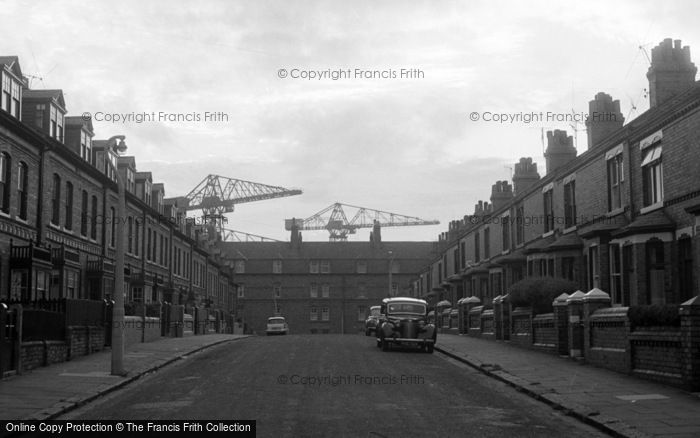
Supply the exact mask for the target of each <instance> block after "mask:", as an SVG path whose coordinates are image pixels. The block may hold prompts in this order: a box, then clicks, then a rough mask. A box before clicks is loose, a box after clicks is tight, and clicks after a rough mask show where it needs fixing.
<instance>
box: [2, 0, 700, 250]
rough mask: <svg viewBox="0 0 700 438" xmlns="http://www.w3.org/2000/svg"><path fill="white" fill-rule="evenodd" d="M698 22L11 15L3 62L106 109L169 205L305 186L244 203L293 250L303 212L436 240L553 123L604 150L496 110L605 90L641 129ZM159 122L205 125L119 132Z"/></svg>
mask: <svg viewBox="0 0 700 438" xmlns="http://www.w3.org/2000/svg"><path fill="white" fill-rule="evenodd" d="M698 16H700V4H698V3H697V2H694V1H666V2H660V1H655V2H649V1H646V2H645V1H637V0H635V1H617V2H605V1H579V2H561V1H557V2H537V1H528V2H522V1H513V2H505V1H500V2H499V1H487V2H477V1H469V2H445V1H443V2H428V1H405V0H400V1H376V0H371V1H370V0H365V1H352V2H347V1H333V2H332V1H321V0H317V1H288V0H276V1H246V2H243V1H230V0H221V1H206V0H203V1H199V2H192V1H173V0H169V1H143V0H138V1H119V2H85V1H75V2H68V1H27V2H3V5H2V7H0V23H2V39H0V55H18V56H19V57H20V64H21V67H22V71H23V72H24V73H25V74H28V75H33V76H36V78H33V79H32V88H47V89H48V88H61V89H63V92H64V95H65V100H66V106H67V110H68V113H69V115H81V114H82V113H84V112H90V113H92V114H93V119H94V126H95V131H96V137H95V138H98V139H99V138H108V137H110V136H112V135H115V134H123V135H126V142H127V144H128V145H129V151H128V154H129V155H134V156H136V164H137V169H138V170H139V171H152V172H153V175H154V179H155V181H156V182H163V183H164V184H165V190H166V196H168V197H172V196H183V195H185V194H187V193H188V192H189V191H190V190H191V189H193V188H194V187H195V186H196V185H197V184H198V183H199V182H200V181H201V180H202V179H204V177H205V176H206V175H207V174H210V173H213V174H219V175H224V176H228V177H231V178H236V179H243V180H249V181H254V182H260V183H264V184H270V185H275V186H285V187H290V188H300V189H302V190H303V192H304V193H303V195H300V196H295V197H289V198H283V199H276V200H269V201H262V202H257V203H248V204H240V205H239V206H237V208H236V212H234V213H232V214H230V215H229V224H228V226H229V227H230V228H233V229H236V230H241V231H246V232H249V233H253V234H258V235H263V236H267V237H272V238H277V239H280V240H288V238H289V237H288V233H287V232H286V231H285V230H284V219H285V218H291V217H297V218H306V217H309V216H311V215H313V214H314V213H316V212H318V211H320V210H322V209H323V208H325V207H327V206H329V205H330V204H332V203H334V202H341V203H347V204H351V205H358V206H363V207H368V208H373V209H378V210H383V211H389V212H393V213H398V214H404V215H409V216H418V217H421V218H424V219H437V220H440V221H441V222H442V224H441V225H437V226H435V225H433V226H418V227H396V228H385V229H383V230H382V237H383V239H384V240H435V239H436V238H437V236H438V234H439V233H440V232H442V231H445V230H446V229H447V226H448V222H449V221H450V220H453V219H458V218H461V217H462V216H463V215H465V214H471V213H472V212H473V209H474V204H475V203H476V202H478V201H479V200H480V199H483V200H488V198H489V197H490V193H491V185H492V184H493V183H494V182H495V181H496V180H502V179H510V174H511V168H512V166H513V163H514V162H516V161H517V160H518V158H519V157H522V156H531V157H533V158H534V159H535V161H536V162H537V163H538V169H539V171H540V174H541V175H544V173H545V165H544V159H543V158H542V142H541V130H542V129H543V128H544V129H545V130H551V129H567V130H568V131H569V132H570V133H571V134H572V135H575V134H576V131H574V128H577V129H578V136H577V146H578V151H579V153H582V152H583V151H585V150H586V147H587V144H586V133H585V131H584V130H583V129H584V128H585V127H584V126H583V124H579V125H578V127H576V126H574V127H573V128H572V127H571V126H570V124H569V123H567V122H556V121H542V122H536V123H524V122H515V123H497V122H493V121H491V122H489V121H484V120H483V119H484V117H487V118H488V116H487V115H485V114H484V113H485V112H493V113H510V114H518V113H530V112H535V113H539V112H544V113H547V112H551V113H554V114H556V113H571V112H572V111H573V112H574V113H582V112H583V113H585V112H587V110H588V101H589V100H591V99H592V98H593V96H594V95H595V94H596V93H597V92H599V91H604V92H607V93H609V94H611V95H612V96H613V98H615V99H619V100H620V103H621V107H622V113H623V115H624V116H625V117H626V118H627V121H629V120H631V119H633V118H634V117H636V116H638V115H639V114H641V113H642V112H644V111H646V110H647V109H648V106H649V105H648V99H647V98H645V96H644V89H645V88H647V87H648V85H647V79H646V76H645V74H646V71H647V69H648V66H649V64H648V61H647V57H646V54H645V52H646V53H649V54H650V50H651V48H652V47H653V46H655V45H657V44H658V43H659V42H660V41H661V40H663V39H664V38H668V37H670V38H673V39H681V40H682V44H683V45H689V46H690V47H691V56H692V57H693V59H694V60H695V63H696V64H699V62H698V61H697V59H700V58H698V56H700V55H699V54H700V28H699V27H698V26H697V17H698ZM640 46H642V50H640V48H639V47H640ZM281 69H284V70H285V72H286V75H287V76H286V77H283V78H282V77H280V76H283V75H284V74H285V72H281ZM348 69H349V70H350V74H349V75H347V74H346V73H347V72H348ZM356 69H358V71H359V72H360V73H361V76H363V77H356V73H358V71H356ZM401 69H418V70H419V71H420V72H418V73H417V74H414V76H415V77H413V78H401V77H400V75H401ZM339 70H342V71H343V72H344V76H343V77H341V78H339V79H337V80H333V79H331V78H328V77H324V78H321V79H317V78H314V79H310V80H309V79H305V78H300V77H299V78H293V77H291V76H301V75H304V74H306V73H307V72H310V71H317V72H324V71H325V72H326V73H324V74H326V75H329V74H332V73H334V72H337V71H339ZM364 71H372V72H374V71H379V74H380V75H383V76H389V77H385V78H382V77H374V78H372V77H370V78H367V77H366V74H365V73H362V72H364ZM392 72H393V74H392ZM335 74H338V73H335ZM370 75H374V76H376V75H377V73H370ZM394 75H395V76H396V77H392V76H394ZM348 76H349V77H348ZM154 112H155V113H156V118H158V113H159V112H162V113H168V114H175V115H177V114H181V115H189V117H190V118H192V117H197V116H198V118H199V119H200V120H199V121H196V120H195V121H192V122H167V121H166V122H160V121H144V122H142V123H137V122H136V121H133V120H132V121H127V122H125V123H122V122H108V121H105V120H104V119H106V118H107V114H113V113H116V114H130V113H132V114H133V115H134V116H135V115H136V114H139V113H148V114H151V113H154ZM206 112H211V113H217V112H220V113H223V114H225V115H226V117H221V119H223V120H222V121H205V120H203V118H204V116H205V113H206ZM473 112H476V113H478V115H479V120H478V121H476V122H474V121H472V120H471V119H470V114H471V113H473ZM98 116H99V117H98ZM226 118H227V119H228V120H227V121H226V120H225V119H226ZM98 119H99V120H98ZM100 120H101V121H100ZM303 234H304V240H307V241H308V240H326V239H327V238H328V236H327V233H325V232H308V231H307V232H304V233H303ZM367 236H368V232H360V233H358V234H357V235H356V236H354V237H352V238H351V239H352V240H356V239H361V240H364V239H367Z"/></svg>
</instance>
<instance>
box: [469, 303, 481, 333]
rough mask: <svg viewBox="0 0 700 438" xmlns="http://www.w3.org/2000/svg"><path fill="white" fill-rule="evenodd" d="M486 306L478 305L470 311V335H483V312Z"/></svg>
mask: <svg viewBox="0 0 700 438" xmlns="http://www.w3.org/2000/svg"><path fill="white" fill-rule="evenodd" d="M483 309H484V306H476V307H474V308H473V309H472V310H470V311H469V330H468V334H469V335H470V336H481V312H482V310H483Z"/></svg>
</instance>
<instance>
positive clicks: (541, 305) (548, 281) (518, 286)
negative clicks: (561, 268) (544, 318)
mask: <svg viewBox="0 0 700 438" xmlns="http://www.w3.org/2000/svg"><path fill="white" fill-rule="evenodd" d="M577 289H578V284H576V283H574V282H573V281H569V280H564V279H562V278H554V277H529V278H525V279H523V280H520V281H518V282H517V283H514V284H513V285H512V286H511V287H510V288H508V301H509V302H510V303H511V305H512V306H513V307H531V308H532V311H533V312H534V313H535V314H540V313H549V312H551V311H552V301H554V299H555V298H556V297H558V296H559V295H561V294H564V293H566V294H571V293H573V292H575V291H576V290H577Z"/></svg>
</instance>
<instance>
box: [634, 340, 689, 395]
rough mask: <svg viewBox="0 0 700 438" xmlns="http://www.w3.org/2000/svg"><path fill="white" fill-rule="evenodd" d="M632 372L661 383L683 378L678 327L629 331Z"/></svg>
mask: <svg viewBox="0 0 700 438" xmlns="http://www.w3.org/2000/svg"><path fill="white" fill-rule="evenodd" d="M630 350H631V351H630V355H631V365H632V373H633V374H635V375H638V376H641V377H644V378H647V379H651V380H657V381H660V382H662V383H672V384H677V385H680V384H682V382H683V379H682V378H683V375H682V373H683V357H682V348H681V335H680V331H679V329H678V327H644V328H643V329H642V328H640V329H639V330H635V331H634V332H632V333H631V334H630Z"/></svg>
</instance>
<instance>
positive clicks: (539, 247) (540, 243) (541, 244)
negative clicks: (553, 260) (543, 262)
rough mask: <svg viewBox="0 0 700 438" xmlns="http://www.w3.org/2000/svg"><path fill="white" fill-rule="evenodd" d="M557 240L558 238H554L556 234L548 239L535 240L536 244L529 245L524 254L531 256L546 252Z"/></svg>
mask: <svg viewBox="0 0 700 438" xmlns="http://www.w3.org/2000/svg"><path fill="white" fill-rule="evenodd" d="M555 240H556V237H555V236H554V234H551V235H549V236H547V237H542V238H540V239H538V240H535V241H534V242H532V243H530V244H528V245H527V246H526V247H525V248H524V250H523V252H524V253H525V254H530V253H533V252H540V251H545V250H546V248H547V247H548V246H549V245H551V244H552V243H554V241H555Z"/></svg>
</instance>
